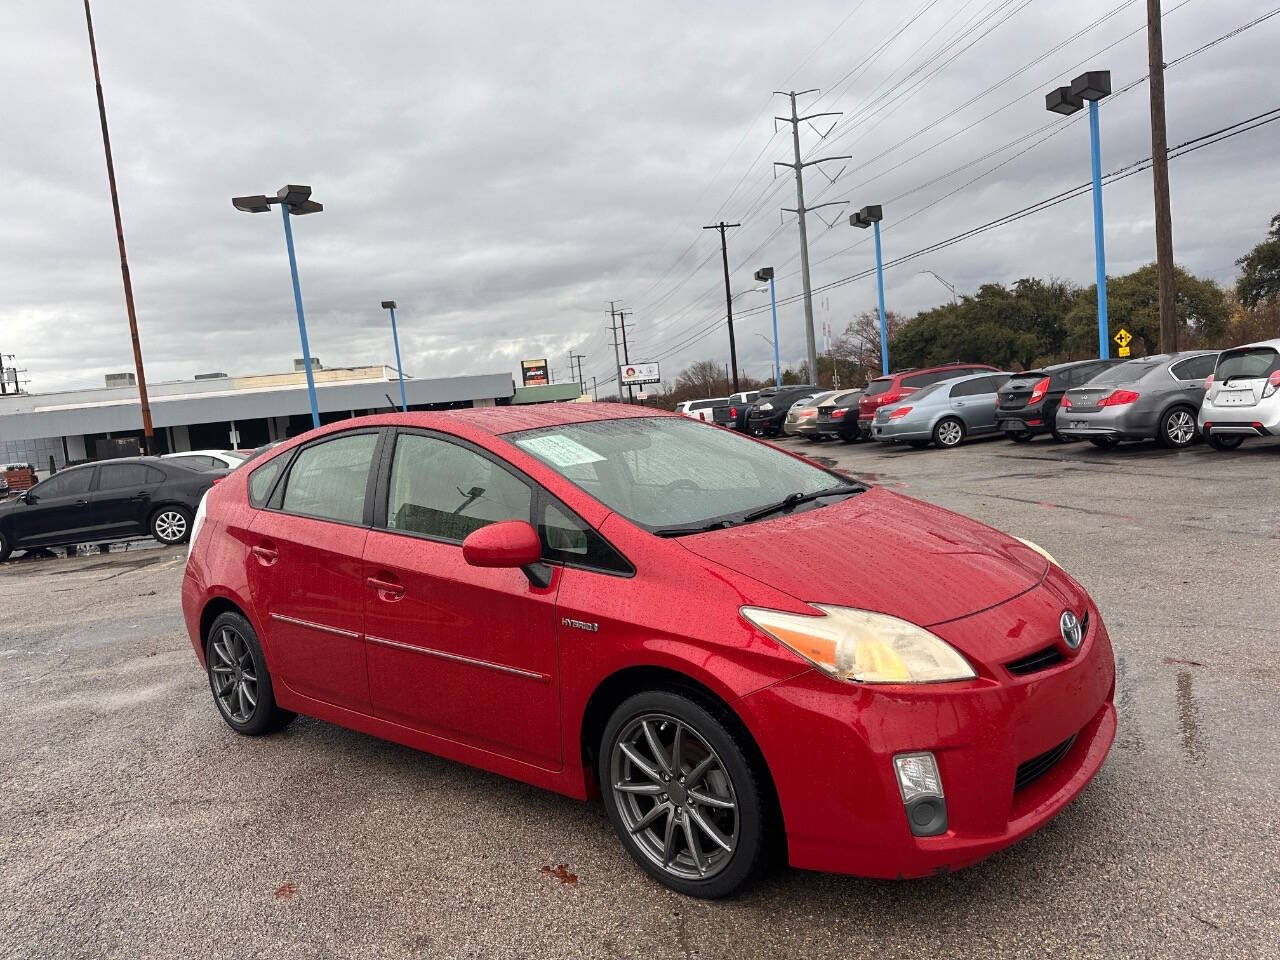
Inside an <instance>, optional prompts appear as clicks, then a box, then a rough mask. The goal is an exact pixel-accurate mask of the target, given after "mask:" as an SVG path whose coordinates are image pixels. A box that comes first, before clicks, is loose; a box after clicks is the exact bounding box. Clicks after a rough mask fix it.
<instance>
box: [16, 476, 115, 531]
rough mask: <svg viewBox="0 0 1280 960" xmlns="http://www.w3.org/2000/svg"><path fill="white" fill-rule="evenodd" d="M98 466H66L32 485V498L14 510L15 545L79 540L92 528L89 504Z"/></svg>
mask: <svg viewBox="0 0 1280 960" xmlns="http://www.w3.org/2000/svg"><path fill="white" fill-rule="evenodd" d="M94 469H95V468H94V467H76V468H73V469H71V470H64V471H63V472H62V473H58V474H55V475H54V476H52V477H50V478H49V479H48V480H45V481H44V482H43V483H39V484H36V486H34V487H32V488H31V490H30V492H29V493H28V496H27V499H28V502H27V503H26V504H25V506H23V508H22V509H20V510H17V509H15V511H14V513H13V520H12V521H11V523H12V528H11V529H12V530H13V534H14V536H13V541H14V542H13V545H14V546H15V547H21V546H39V545H40V544H42V543H55V544H56V543H75V542H76V540H75V537H76V536H77V535H79V534H83V533H85V531H86V530H87V529H89V528H91V527H92V525H93V522H94V521H93V520H92V519H91V518H90V517H89V513H88V510H87V507H88V506H89V487H90V485H91V483H92V481H93V471H94Z"/></svg>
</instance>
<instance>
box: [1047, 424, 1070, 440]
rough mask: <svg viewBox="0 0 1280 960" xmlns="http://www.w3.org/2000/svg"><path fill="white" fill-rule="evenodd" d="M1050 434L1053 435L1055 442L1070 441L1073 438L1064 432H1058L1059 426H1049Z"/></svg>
mask: <svg viewBox="0 0 1280 960" xmlns="http://www.w3.org/2000/svg"><path fill="white" fill-rule="evenodd" d="M1049 434H1050V436H1052V437H1053V442H1054V443H1070V442H1071V438H1070V437H1065V436H1063V435H1062V434H1060V433H1059V432H1058V428H1057V427H1050V428H1049Z"/></svg>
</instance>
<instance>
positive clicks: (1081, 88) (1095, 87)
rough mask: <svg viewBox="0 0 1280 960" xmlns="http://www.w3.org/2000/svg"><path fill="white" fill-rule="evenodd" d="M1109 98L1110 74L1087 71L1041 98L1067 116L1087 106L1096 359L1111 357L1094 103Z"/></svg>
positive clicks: (1053, 109)
mask: <svg viewBox="0 0 1280 960" xmlns="http://www.w3.org/2000/svg"><path fill="white" fill-rule="evenodd" d="M1110 95H1111V71H1110V70H1089V71H1087V72H1085V73H1082V74H1080V76H1078V77H1076V78H1075V79H1074V80H1072V81H1071V85H1070V86H1067V87H1058V88H1057V89H1055V90H1051V91H1050V92H1049V93H1048V94H1046V95H1045V98H1044V105H1045V109H1046V110H1049V111H1051V112H1052V113H1060V114H1062V115H1063V116H1070V115H1071V114H1073V113H1075V112H1076V111H1077V110H1079V109H1080V108H1081V107H1082V106H1083V105H1084V104H1085V103H1086V102H1087V103H1088V104H1089V153H1090V161H1091V167H1092V174H1093V261H1094V268H1095V270H1096V272H1097V284H1098V356H1099V357H1100V358H1101V359H1103V360H1106V359H1107V358H1108V357H1110V356H1111V338H1110V335H1109V321H1108V318H1107V255H1106V249H1105V243H1104V241H1103V228H1102V147H1101V145H1100V139H1099V135H1098V101H1099V100H1101V99H1102V98H1103V97H1108V96H1110Z"/></svg>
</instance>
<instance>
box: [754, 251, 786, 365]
mask: <svg viewBox="0 0 1280 960" xmlns="http://www.w3.org/2000/svg"><path fill="white" fill-rule="evenodd" d="M756 279H757V280H759V281H760V282H762V283H763V282H764V281H765V280H768V281H769V307H770V309H771V310H772V311H773V385H774V386H775V387H780V386H782V359H781V357H780V356H779V355H778V291H777V288H776V287H775V286H774V280H773V267H761V268H760V269H759V270H757V271H756Z"/></svg>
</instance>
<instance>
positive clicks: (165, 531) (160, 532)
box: [151, 506, 191, 546]
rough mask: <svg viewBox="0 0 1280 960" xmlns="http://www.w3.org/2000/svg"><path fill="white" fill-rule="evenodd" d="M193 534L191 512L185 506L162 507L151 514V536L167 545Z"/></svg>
mask: <svg viewBox="0 0 1280 960" xmlns="http://www.w3.org/2000/svg"><path fill="white" fill-rule="evenodd" d="M190 535H191V512H190V511H189V510H187V509H186V508H185V507H173V506H169V507H161V508H160V509H159V510H157V511H156V512H155V513H154V514H152V515H151V536H153V537H155V538H156V539H157V540H159V541H160V542H161V543H163V544H165V545H166V546H172V545H173V544H175V543H182V542H183V541H184V540H186V539H187V537H188V536H190Z"/></svg>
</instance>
